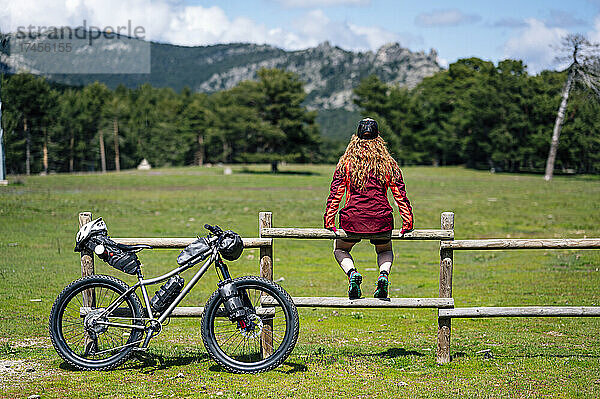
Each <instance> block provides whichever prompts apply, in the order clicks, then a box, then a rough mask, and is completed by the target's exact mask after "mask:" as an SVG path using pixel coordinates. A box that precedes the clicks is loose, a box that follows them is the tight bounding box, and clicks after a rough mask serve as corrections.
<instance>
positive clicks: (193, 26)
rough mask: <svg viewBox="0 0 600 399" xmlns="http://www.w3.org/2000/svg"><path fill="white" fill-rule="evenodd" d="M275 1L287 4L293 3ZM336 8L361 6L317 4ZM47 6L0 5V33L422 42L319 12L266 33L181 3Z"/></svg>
mask: <svg viewBox="0 0 600 399" xmlns="http://www.w3.org/2000/svg"><path fill="white" fill-rule="evenodd" d="M7 1H8V5H5V4H4V3H6V2H7ZM281 1H282V2H284V3H285V2H288V3H290V4H292V3H294V2H295V1H296V0H281ZM311 1H312V0H307V1H304V2H303V3H302V4H304V5H306V4H308V3H310V2H311ZM341 3H344V4H349V3H354V4H359V3H360V4H363V3H367V1H366V0H320V1H319V4H322V5H333V4H341ZM47 4H48V3H44V2H42V0H21V1H20V2H16V1H12V0H0V9H4V10H8V12H5V13H0V30H1V31H8V30H12V31H14V30H15V29H16V27H17V26H29V25H34V26H80V25H81V24H82V23H83V21H84V20H85V21H86V25H87V26H88V27H89V26H90V25H93V26H97V27H100V28H104V27H107V26H111V27H114V26H119V25H126V24H127V23H128V20H131V23H132V24H133V26H138V25H139V26H143V27H144V28H145V31H146V35H145V38H146V39H149V40H154V41H160V42H168V43H173V44H179V45H186V46H199V45H208V44H215V43H229V42H252V43H259V44H263V43H267V44H271V45H275V46H279V47H283V48H285V49H290V50H295V49H302V48H307V47H313V46H315V45H317V44H318V43H321V42H323V41H325V40H329V41H330V42H331V43H332V44H334V45H338V46H340V47H342V48H345V49H352V50H374V49H376V48H377V47H379V46H381V45H383V44H385V43H387V42H392V41H400V42H401V43H402V44H403V45H405V46H407V45H410V44H420V43H421V42H422V39H421V38H420V37H419V36H415V35H412V34H410V33H402V34H399V33H395V32H390V31H387V30H385V29H382V28H379V27H376V26H361V25H354V24H350V23H347V22H342V21H332V20H331V19H330V18H329V17H328V16H327V15H325V13H324V12H323V11H322V10H320V9H317V10H312V11H308V12H306V13H304V14H303V15H301V16H300V17H298V18H297V19H296V21H295V22H294V24H293V26H291V27H278V28H267V27H266V26H265V25H264V24H261V23H258V22H256V21H254V20H252V19H249V18H245V17H238V18H230V17H228V16H227V15H226V14H225V12H224V11H223V9H222V8H220V7H218V6H212V7H203V6H199V5H198V6H186V5H185V4H184V3H183V2H182V1H181V0H152V1H149V0H131V1H128V2H124V1H122V0H56V1H54V2H53V3H52V5H51V6H50V5H47ZM3 7H4V8H3ZM5 14H6V15H5Z"/></svg>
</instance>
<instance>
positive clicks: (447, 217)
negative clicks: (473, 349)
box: [437, 212, 454, 364]
mask: <svg viewBox="0 0 600 399" xmlns="http://www.w3.org/2000/svg"><path fill="white" fill-rule="evenodd" d="M441 227H442V230H454V212H443V213H442V216H441ZM440 243H441V242H440ZM453 263H454V253H453V251H452V250H451V249H442V248H440V298H452V266H453ZM451 323H452V319H451V318H449V317H439V309H438V344H437V363H438V364H446V363H449V362H450V332H451Z"/></svg>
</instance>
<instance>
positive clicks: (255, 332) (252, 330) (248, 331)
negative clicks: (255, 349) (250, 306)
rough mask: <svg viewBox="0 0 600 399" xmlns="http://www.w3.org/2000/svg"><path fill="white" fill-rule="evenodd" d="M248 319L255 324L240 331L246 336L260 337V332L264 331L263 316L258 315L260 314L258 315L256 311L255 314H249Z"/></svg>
mask: <svg viewBox="0 0 600 399" xmlns="http://www.w3.org/2000/svg"><path fill="white" fill-rule="evenodd" d="M248 319H249V320H250V321H251V322H252V324H253V325H254V326H253V327H246V328H241V329H240V332H241V333H242V335H243V336H244V337H246V338H258V337H260V334H261V333H262V329H263V322H262V320H261V318H260V317H258V315H256V313H254V314H251V315H249V316H248Z"/></svg>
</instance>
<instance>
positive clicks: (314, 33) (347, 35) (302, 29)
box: [294, 9, 422, 50]
mask: <svg viewBox="0 0 600 399" xmlns="http://www.w3.org/2000/svg"><path fill="white" fill-rule="evenodd" d="M294 27H295V28H296V30H297V32H298V34H299V39H300V40H302V41H303V42H304V45H303V46H301V47H311V46H315V45H317V44H318V43H321V42H323V41H326V40H328V41H330V42H331V43H333V44H334V45H337V46H340V47H342V48H344V49H352V50H370V49H376V48H378V47H380V46H382V45H383V44H385V43H389V42H400V43H402V44H403V45H404V46H408V45H409V44H417V43H421V42H422V38H420V37H419V36H415V35H412V34H410V33H402V34H399V33H395V32H390V31H387V30H385V29H382V28H380V27H377V26H359V25H354V24H351V23H347V22H338V21H332V20H331V19H329V17H327V15H325V13H324V12H323V11H322V10H319V9H317V10H312V11H309V12H307V13H306V14H304V15H303V16H301V17H300V18H298V19H297V20H296V21H295V22H294Z"/></svg>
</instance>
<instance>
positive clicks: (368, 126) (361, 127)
mask: <svg viewBox="0 0 600 399" xmlns="http://www.w3.org/2000/svg"><path fill="white" fill-rule="evenodd" d="M356 135H357V136H358V138H359V139H364V140H372V139H374V138H376V137H377V136H378V135H379V126H377V121H375V119H372V118H365V119H363V120H361V121H360V122H358V129H356Z"/></svg>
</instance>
